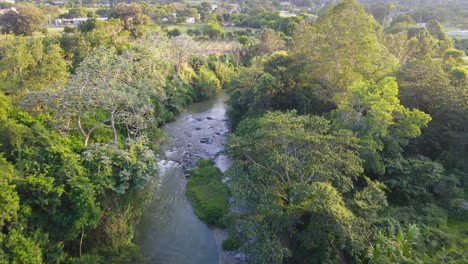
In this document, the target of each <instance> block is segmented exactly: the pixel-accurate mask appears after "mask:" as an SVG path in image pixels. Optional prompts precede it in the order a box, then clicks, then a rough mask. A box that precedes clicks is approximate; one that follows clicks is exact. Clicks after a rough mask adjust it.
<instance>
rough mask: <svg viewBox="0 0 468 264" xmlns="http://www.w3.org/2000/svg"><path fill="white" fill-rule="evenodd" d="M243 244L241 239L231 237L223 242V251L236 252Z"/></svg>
mask: <svg viewBox="0 0 468 264" xmlns="http://www.w3.org/2000/svg"><path fill="white" fill-rule="evenodd" d="M240 246H241V243H240V241H239V239H237V238H233V237H232V236H229V237H228V238H226V240H224V241H223V249H224V250H227V251H230V250H236V249H238V248H240Z"/></svg>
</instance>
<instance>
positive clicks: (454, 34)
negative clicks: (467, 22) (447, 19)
mask: <svg viewBox="0 0 468 264" xmlns="http://www.w3.org/2000/svg"><path fill="white" fill-rule="evenodd" d="M447 36H451V37H468V30H452V31H449V32H447Z"/></svg>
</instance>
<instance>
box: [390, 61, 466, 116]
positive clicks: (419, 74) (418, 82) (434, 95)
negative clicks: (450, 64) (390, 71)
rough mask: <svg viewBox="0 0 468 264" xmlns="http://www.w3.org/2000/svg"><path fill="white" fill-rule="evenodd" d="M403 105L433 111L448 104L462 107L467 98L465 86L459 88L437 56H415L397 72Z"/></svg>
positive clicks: (448, 105) (453, 106)
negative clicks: (421, 57) (455, 85)
mask: <svg viewBox="0 0 468 264" xmlns="http://www.w3.org/2000/svg"><path fill="white" fill-rule="evenodd" d="M397 81H398V84H399V86H400V98H401V102H402V104H403V105H405V106H407V107H410V108H417V109H420V110H422V111H424V112H426V113H429V114H432V113H434V112H435V111H436V110H438V109H441V108H444V107H449V108H460V107H461V106H462V105H464V104H466V102H467V97H466V96H467V93H466V88H461V89H457V88H456V87H454V86H452V85H451V83H450V79H449V75H448V74H447V73H446V72H445V71H444V69H443V67H442V63H441V62H440V61H438V60H433V59H430V58H428V59H425V60H413V61H411V62H410V63H408V64H407V65H406V66H404V67H402V68H401V69H400V70H399V71H398V73H397Z"/></svg>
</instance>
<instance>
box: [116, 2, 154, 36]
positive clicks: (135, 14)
mask: <svg viewBox="0 0 468 264" xmlns="http://www.w3.org/2000/svg"><path fill="white" fill-rule="evenodd" d="M145 8H146V7H145V5H144V4H141V3H135V2H133V3H131V4H129V5H127V4H124V3H120V4H118V5H117V6H115V7H114V8H113V12H112V16H111V17H112V18H118V19H120V20H122V21H123V22H124V29H125V30H128V31H129V32H130V34H131V35H132V36H133V37H141V36H142V30H141V29H142V26H144V25H148V24H149V23H150V22H151V19H150V18H149V17H148V16H147V15H146V14H145Z"/></svg>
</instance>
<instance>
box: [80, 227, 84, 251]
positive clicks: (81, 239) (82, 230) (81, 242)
mask: <svg viewBox="0 0 468 264" xmlns="http://www.w3.org/2000/svg"><path fill="white" fill-rule="evenodd" d="M83 237H84V227H82V228H81V238H80V252H79V257H80V258H81V246H82V245H83Z"/></svg>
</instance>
